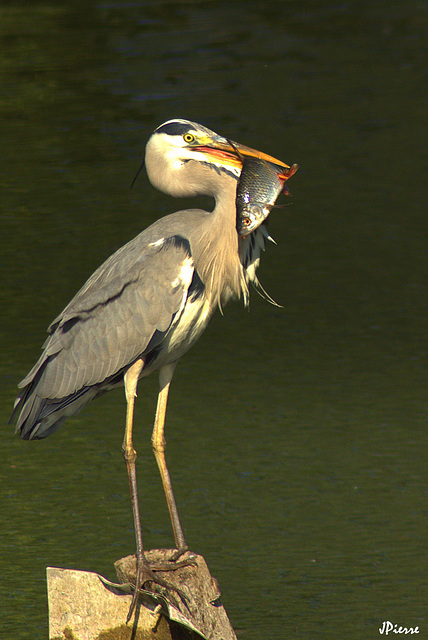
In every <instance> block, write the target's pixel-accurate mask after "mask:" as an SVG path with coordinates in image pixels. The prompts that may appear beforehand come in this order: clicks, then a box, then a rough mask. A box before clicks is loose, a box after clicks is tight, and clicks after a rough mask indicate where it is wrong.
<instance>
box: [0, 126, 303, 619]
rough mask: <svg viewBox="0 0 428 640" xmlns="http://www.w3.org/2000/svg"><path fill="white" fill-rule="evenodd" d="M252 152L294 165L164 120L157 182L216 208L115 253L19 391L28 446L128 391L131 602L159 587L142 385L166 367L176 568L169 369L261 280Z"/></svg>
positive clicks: (153, 157) (169, 223) (57, 323)
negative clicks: (251, 216) (243, 192)
mask: <svg viewBox="0 0 428 640" xmlns="http://www.w3.org/2000/svg"><path fill="white" fill-rule="evenodd" d="M245 157H256V158H262V159H264V160H267V161H270V162H273V163H275V165H277V166H279V167H283V168H284V170H287V169H289V168H290V167H289V166H288V165H286V164H284V163H283V162H281V161H279V160H277V159H275V158H272V157H271V156H268V155H266V154H264V153H261V152H259V151H256V150H254V149H251V148H250V147H246V146H244V145H242V144H239V143H236V142H232V141H230V140H228V139H227V138H224V137H222V136H219V135H218V134H216V133H214V132H213V131H211V130H210V129H207V128H206V127H204V126H202V125H200V124H197V123H195V122H190V121H188V120H181V119H175V120H169V121H168V122H165V123H164V124H162V125H161V126H159V127H158V128H157V129H156V130H155V131H154V132H153V134H152V135H151V137H150V138H149V140H148V143H147V147H146V154H145V165H146V169H147V173H148V176H149V179H150V181H151V183H152V184H153V185H154V186H155V187H157V188H158V189H160V190H161V191H163V192H165V193H167V194H170V195H171V196H175V197H180V196H183V197H184V196H197V195H209V196H212V197H213V198H214V199H215V207H214V209H213V211H211V212H207V211H203V210H200V209H188V210H183V211H178V212H176V213H172V214H170V215H167V216H165V217H163V218H161V219H159V220H157V221H156V222H155V223H154V224H152V225H151V226H149V227H148V228H147V229H145V230H144V231H143V232H142V233H140V234H139V235H138V236H137V237H136V238H134V239H133V240H131V241H130V242H128V244H126V245H125V246H123V247H122V248H121V249H119V250H118V251H116V253H114V254H113V255H112V256H111V257H110V258H108V259H107V260H106V262H104V264H103V265H101V266H100V267H99V268H98V269H97V270H96V271H95V272H94V274H93V275H92V276H91V277H90V278H89V280H88V281H87V282H86V284H84V285H83V287H82V288H81V289H80V291H79V292H78V293H77V294H76V295H75V297H74V298H73V299H72V300H71V302H70V303H69V304H68V305H67V306H66V307H65V309H64V310H63V311H62V313H60V315H59V316H57V318H56V319H55V320H54V321H53V322H52V324H51V325H50V327H49V329H48V333H49V336H48V338H47V340H46V342H45V343H44V345H43V352H42V355H41V356H40V358H39V360H38V361H37V362H36V364H35V365H34V367H33V368H32V369H31V371H30V372H29V373H28V375H27V376H26V377H25V378H24V379H23V380H22V382H21V383H20V384H19V387H20V388H21V391H20V393H19V395H18V397H17V399H16V402H15V406H14V411H13V414H12V418H15V417H16V416H17V427H16V431H17V432H18V433H19V434H20V436H21V438H24V439H26V440H31V439H38V438H45V437H46V436H49V435H50V434H51V433H53V432H54V431H56V430H57V429H58V428H59V426H60V425H61V424H62V422H63V421H64V420H65V419H66V418H67V417H68V416H71V415H73V414H75V413H76V412H77V411H79V410H80V409H81V408H82V407H83V406H84V405H85V404H86V403H87V402H89V401H90V400H93V399H94V398H96V397H98V396H100V395H101V394H102V393H104V392H105V391H108V390H110V389H112V388H114V387H117V386H119V385H122V384H124V387H125V396H126V402H127V411H126V426H125V436H124V440H123V445H122V449H123V455H124V458H125V462H126V467H127V472H128V477H129V484H130V492H131V500H132V509H133V518H134V527H135V535H136V558H137V581H136V588H135V591H134V600H133V606H135V598H136V594H137V592H138V589H139V588H140V587H141V586H143V585H144V584H146V583H148V582H150V581H153V582H159V583H161V584H163V582H162V581H161V580H160V579H159V578H158V577H157V576H155V575H154V573H153V570H152V568H151V567H150V566H149V564H148V562H147V560H146V558H145V555H144V551H143V541H142V534H141V524H140V514H139V506H138V495H137V479H136V468H135V461H136V457H137V454H136V451H135V449H134V447H133V441H132V428H133V414H134V401H135V396H136V391H137V384H138V381H139V379H140V378H144V377H146V376H148V375H149V374H150V373H152V372H153V371H158V372H159V395H158V402H157V409H156V415H155V421H154V428H153V434H152V445H153V450H154V454H155V457H156V461H157V464H158V466H159V470H160V475H161V478H162V483H163V487H164V491H165V495H166V501H167V504H168V509H169V513H170V518H171V522H172V528H173V532H174V538H175V544H176V548H177V552H176V554H174V557H173V558H172V567H171V568H173V565H174V561H175V560H176V559H177V558H179V557H180V555H181V554H182V553H183V552H184V551H185V550H187V546H186V542H185V538H184V535H183V530H182V527H181V524H180V520H179V517H178V512H177V507H176V503H175V499H174V494H173V490H172V485H171V480H170V476H169V472H168V468H167V465H166V461H165V438H164V423H165V412H166V405H167V398H168V391H169V387H170V383H171V380H172V377H173V374H174V369H175V367H176V363H177V361H178V359H179V358H180V357H181V356H182V355H183V354H184V353H185V352H186V351H187V350H188V349H189V348H190V347H191V346H192V345H193V344H194V343H195V341H196V340H197V339H198V338H199V336H200V335H201V334H202V332H203V331H204V329H205V328H206V326H207V324H208V322H209V320H210V318H211V316H212V314H213V313H214V311H215V309H216V308H217V307H220V308H222V307H224V305H225V304H226V303H227V302H228V301H229V300H230V299H231V298H242V299H243V301H244V304H247V303H248V295H249V292H248V286H249V284H250V283H251V282H252V283H255V284H256V285H257V283H258V280H257V276H256V268H257V267H258V264H259V260H260V252H261V250H262V249H264V246H265V241H266V238H268V237H269V234H268V232H267V230H266V228H265V226H264V225H261V226H259V227H258V228H257V229H255V230H254V231H253V232H252V233H250V234H249V235H247V236H246V237H245V238H242V237H239V236H238V233H237V230H236V204H235V199H236V188H237V182H238V179H239V176H240V173H241V169H242V164H243V159H244V158H245ZM133 606H131V610H130V615H131V613H132V608H133ZM130 615H129V617H130ZM128 619H129V618H128Z"/></svg>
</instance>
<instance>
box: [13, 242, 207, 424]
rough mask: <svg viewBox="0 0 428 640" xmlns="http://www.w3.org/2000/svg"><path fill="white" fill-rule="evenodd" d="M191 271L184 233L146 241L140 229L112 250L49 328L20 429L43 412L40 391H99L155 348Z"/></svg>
mask: <svg viewBox="0 0 428 640" xmlns="http://www.w3.org/2000/svg"><path fill="white" fill-rule="evenodd" d="M193 272H194V267H193V260H192V257H191V253H190V245H189V242H188V241H187V240H186V239H185V238H184V237H182V236H177V235H175V236H171V237H169V238H159V239H158V240H154V241H151V242H147V238H145V237H144V235H143V234H140V236H137V238H135V239H134V241H131V242H130V243H128V245H125V246H124V247H122V248H121V249H119V251H117V252H116V253H115V254H113V256H111V257H110V258H109V259H108V260H107V261H106V262H105V263H104V264H103V265H102V266H101V267H100V268H99V269H98V270H97V271H96V272H95V273H94V274H93V275H92V276H91V278H90V279H89V280H88V281H87V283H86V284H85V285H84V286H83V287H82V289H81V290H80V291H79V292H78V293H77V295H76V296H75V297H74V298H73V300H72V301H71V302H70V304H69V305H68V306H67V307H66V308H65V309H64V311H63V312H62V313H61V314H60V315H59V316H58V317H57V318H56V319H55V320H54V322H53V323H52V324H51V326H50V327H49V331H50V336H49V337H48V339H47V340H46V342H45V344H44V345H43V354H42V356H41V357H40V359H39V361H38V362H37V363H36V365H35V366H34V367H33V369H32V370H31V371H30V372H29V374H28V375H27V376H26V378H25V379H24V380H22V382H21V383H20V384H19V386H20V387H21V388H23V392H21V394H20V396H19V398H18V400H17V403H16V407H15V413H16V411H17V410H19V408H21V415H20V417H19V419H18V426H17V430H19V429H20V428H21V427H22V424H23V422H24V421H25V420H27V419H28V417H29V414H30V412H31V413H32V414H34V413H37V412H35V409H34V407H35V405H34V402H35V399H36V398H35V397H36V396H37V398H38V399H51V400H54V399H64V398H66V399H67V403H68V404H70V402H71V400H72V399H73V397H74V396H78V395H79V394H81V393H82V390H84V389H87V388H89V387H91V388H94V387H97V392H98V391H99V388H100V385H102V383H103V382H105V381H108V380H109V379H111V378H112V377H113V376H115V374H118V373H119V372H122V371H123V370H124V369H125V368H126V367H127V366H128V365H130V364H131V363H132V362H133V361H135V360H136V359H137V358H138V357H139V356H140V355H142V354H144V353H145V352H146V351H147V349H154V348H156V346H158V345H159V343H160V342H161V341H162V339H163V337H164V336H165V334H166V333H167V332H168V329H169V327H170V326H171V323H172V321H173V319H174V317H175V316H176V315H177V314H178V313H180V312H181V310H182V309H183V308H184V305H185V302H186V298H187V291H188V288H189V286H190V284H191V281H192V277H193ZM95 395H96V394H95ZM91 397H94V394H93V395H92V396H91ZM69 399H70V400H69ZM89 399H91V398H89ZM39 404H41V403H40V402H39ZM42 404H43V403H42ZM45 404H46V403H45ZM51 404H52V409H51V412H52V411H54V408H53V404H55V403H51ZM56 404H58V403H56ZM25 405H27V406H25ZM30 405H31V407H30ZM33 405H34V406H33ZM62 405H64V403H62ZM62 405H61V406H62ZM44 411H45V412H46V411H47V409H46V408H45V409H44ZM39 413H40V412H39ZM69 413H71V412H69ZM35 419H37V416H35V415H33V416H32V420H31V421H30V422H34V420H35ZM27 421H28V420H27ZM20 425H21V427H20ZM25 428H26V430H27V431H28V430H29V429H30V428H31V426H30V425H29V424H27V425H26V427H25ZM21 434H22V428H21ZM24 437H25V436H24ZM30 437H31V436H30Z"/></svg>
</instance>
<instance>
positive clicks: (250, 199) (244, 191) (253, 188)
mask: <svg viewBox="0 0 428 640" xmlns="http://www.w3.org/2000/svg"><path fill="white" fill-rule="evenodd" d="M293 168H294V165H293ZM296 169H297V166H296V168H295V169H294V171H295V170H296ZM290 171H291V170H290ZM294 171H293V173H294ZM291 175H292V174H291ZM288 177H289V176H288V175H287V176H286V175H284V167H279V166H276V165H274V164H273V163H271V162H267V161H266V160H262V159H261V158H249V157H246V158H245V159H244V161H243V166H242V171H241V176H240V179H239V182H238V186H237V190H236V230H237V232H238V235H240V236H241V237H245V236H247V235H248V234H249V233H251V232H252V231H254V229H257V227H259V226H260V225H261V224H262V222H263V221H264V220H266V218H267V217H268V215H269V213H270V212H271V209H272V207H273V205H274V204H275V201H276V199H277V197H278V196H279V194H280V193H281V191H285V192H286V188H285V180H286V179H287V178H288Z"/></svg>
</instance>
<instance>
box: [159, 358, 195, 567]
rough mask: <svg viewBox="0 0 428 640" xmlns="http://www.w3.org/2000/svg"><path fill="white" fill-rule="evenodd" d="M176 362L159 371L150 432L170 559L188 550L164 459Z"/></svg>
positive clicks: (174, 558)
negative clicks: (171, 544) (170, 539)
mask: <svg viewBox="0 0 428 640" xmlns="http://www.w3.org/2000/svg"><path fill="white" fill-rule="evenodd" d="M175 365H176V363H173V364H168V365H165V366H164V367H162V368H161V369H160V371H159V386H160V390H159V395H158V403H157V408H156V417H155V424H154V428H153V434H152V447H153V451H154V454H155V458H156V462H157V464H158V467H159V471H160V475H161V479H162V484H163V488H164V491H165V497H166V502H167V505H168V510H169V515H170V518H171V524H172V529H173V531H174V538H175V544H176V547H177V552H176V553H175V554H174V555H173V556H172V558H171V560H176V559H177V558H179V557H180V556H181V555H182V554H183V553H184V552H185V551H187V550H188V547H187V544H186V541H185V539H184V534H183V529H182V527H181V523H180V518H179V517H178V510H177V505H176V502H175V498H174V493H173V490H172V483H171V478H170V475H169V471H168V467H167V465H166V459H165V445H166V441H165V435H164V428H165V415H166V405H167V402H168V392H169V386H170V384H171V380H172V376H173V375H174V370H175Z"/></svg>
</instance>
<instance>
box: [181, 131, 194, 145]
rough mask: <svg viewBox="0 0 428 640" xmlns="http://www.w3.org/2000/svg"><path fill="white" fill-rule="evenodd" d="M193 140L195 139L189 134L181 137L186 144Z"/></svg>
mask: <svg viewBox="0 0 428 640" xmlns="http://www.w3.org/2000/svg"><path fill="white" fill-rule="evenodd" d="M194 139H195V136H194V135H192V134H191V133H185V134H184V136H183V140H184V142H187V143H190V142H193V141H194Z"/></svg>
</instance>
